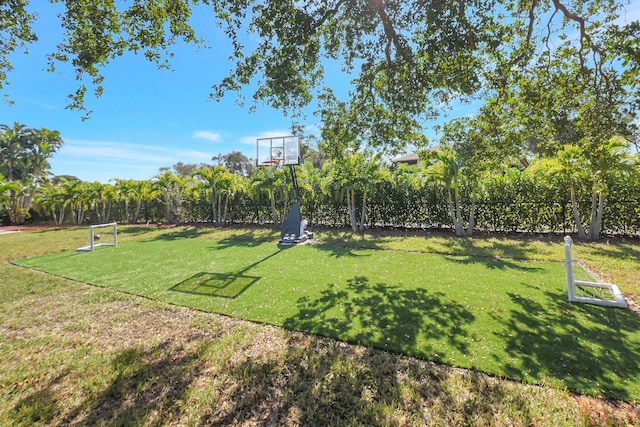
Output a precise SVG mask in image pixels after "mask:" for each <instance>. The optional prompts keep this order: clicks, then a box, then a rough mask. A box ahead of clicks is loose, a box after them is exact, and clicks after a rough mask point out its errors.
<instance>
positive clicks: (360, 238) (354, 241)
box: [313, 233, 382, 258]
mask: <svg viewBox="0 0 640 427" xmlns="http://www.w3.org/2000/svg"><path fill="white" fill-rule="evenodd" d="M313 247H314V248H317V249H319V250H321V251H324V252H328V253H329V254H330V255H331V256H332V257H334V258H342V257H360V256H364V255H363V254H361V253H358V252H357V251H360V250H366V249H382V248H381V247H380V243H379V239H376V238H365V236H364V235H356V234H347V233H339V234H337V235H336V234H333V235H324V236H322V237H321V238H319V239H317V240H316V242H314V244H313Z"/></svg>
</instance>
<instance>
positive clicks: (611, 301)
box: [564, 236, 627, 308]
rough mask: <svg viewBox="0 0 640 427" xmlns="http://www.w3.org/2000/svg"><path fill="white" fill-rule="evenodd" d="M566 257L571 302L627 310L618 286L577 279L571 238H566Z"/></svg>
mask: <svg viewBox="0 0 640 427" xmlns="http://www.w3.org/2000/svg"><path fill="white" fill-rule="evenodd" d="M564 257H565V264H566V270H567V286H568V288H569V301H571V302H582V303H587V304H596V305H603V306H607V307H620V308H627V302H626V301H625V299H624V295H622V292H621V291H620V289H619V288H618V287H617V286H616V285H612V284H611V283H600V282H585V281H582V280H576V279H575V277H574V274H573V262H574V258H573V240H572V239H571V237H569V236H566V237H565V238H564Z"/></svg>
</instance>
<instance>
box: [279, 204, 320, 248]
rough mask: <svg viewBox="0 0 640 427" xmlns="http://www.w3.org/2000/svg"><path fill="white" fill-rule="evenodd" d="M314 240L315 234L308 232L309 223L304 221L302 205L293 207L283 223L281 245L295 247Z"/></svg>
mask: <svg viewBox="0 0 640 427" xmlns="http://www.w3.org/2000/svg"><path fill="white" fill-rule="evenodd" d="M311 239H313V233H311V232H309V231H307V221H306V220H303V219H302V213H301V212H300V203H298V202H296V203H294V204H293V206H291V209H290V210H289V213H288V214H287V217H286V218H285V219H284V221H283V222H282V228H281V234H280V241H279V242H278V243H280V244H281V245H295V244H298V243H304V242H306V241H307V240H311Z"/></svg>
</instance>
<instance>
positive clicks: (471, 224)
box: [466, 199, 476, 237]
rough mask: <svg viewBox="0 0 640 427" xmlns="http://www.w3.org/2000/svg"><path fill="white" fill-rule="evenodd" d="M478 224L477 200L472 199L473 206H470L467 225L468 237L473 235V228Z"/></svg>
mask: <svg viewBox="0 0 640 427" xmlns="http://www.w3.org/2000/svg"><path fill="white" fill-rule="evenodd" d="M475 225H476V201H475V200H473V199H472V200H471V207H470V208H469V226H468V227H467V233H466V234H467V237H471V236H472V235H473V228H474V227H475Z"/></svg>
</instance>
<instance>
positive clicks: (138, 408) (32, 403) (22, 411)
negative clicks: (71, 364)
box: [13, 342, 201, 425]
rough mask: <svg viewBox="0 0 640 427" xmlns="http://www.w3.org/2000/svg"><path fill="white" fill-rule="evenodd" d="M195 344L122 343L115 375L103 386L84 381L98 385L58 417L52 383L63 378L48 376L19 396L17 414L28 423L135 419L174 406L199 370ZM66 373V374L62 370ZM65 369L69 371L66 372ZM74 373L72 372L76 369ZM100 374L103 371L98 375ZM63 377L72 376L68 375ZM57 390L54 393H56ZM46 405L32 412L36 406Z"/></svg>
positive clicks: (138, 421)
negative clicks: (43, 384) (186, 348)
mask: <svg viewBox="0 0 640 427" xmlns="http://www.w3.org/2000/svg"><path fill="white" fill-rule="evenodd" d="M198 362H199V356H198V351H197V349H195V350H191V351H184V349H182V348H180V347H174V346H172V344H171V343H170V342H163V343H160V344H158V345H156V346H154V347H152V348H151V349H149V350H143V349H141V348H139V347H133V348H126V349H124V350H121V351H120V352H118V353H117V354H115V355H114V357H113V358H112V361H111V366H110V372H111V373H112V374H115V378H114V379H113V380H112V381H111V382H110V383H108V384H107V385H106V387H104V384H103V382H102V381H98V383H96V384H93V385H92V384H90V383H87V384H85V387H89V388H91V387H94V388H95V389H97V390H100V391H99V392H97V393H95V394H94V393H92V392H87V393H86V394H85V396H86V398H85V400H83V401H81V402H79V403H78V404H76V405H74V406H73V407H72V408H71V410H70V411H69V412H68V413H67V414H66V415H65V416H64V418H62V419H60V418H59V416H57V415H56V414H57V413H58V411H59V410H58V407H68V405H69V403H68V402H60V401H58V400H57V399H58V398H60V397H62V396H63V395H61V394H60V393H59V392H56V391H55V389H56V387H57V385H58V383H60V382H61V380H62V378H58V379H56V380H53V381H51V382H50V383H49V384H48V385H47V386H46V387H45V388H44V389H41V390H39V391H37V392H34V393H33V394H32V395H28V396H26V397H25V398H23V399H21V400H20V402H18V403H17V404H16V405H15V406H14V408H13V411H14V413H15V419H16V420H20V421H22V422H24V423H25V424H27V423H33V422H44V423H45V424H51V423H53V424H55V425H138V424H142V423H143V422H144V421H145V420H148V417H149V414H153V413H154V412H160V413H162V412H163V411H166V410H167V407H175V405H177V404H178V403H177V402H180V401H181V400H182V399H183V398H184V396H185V393H186V392H187V390H188V388H189V386H190V384H191V383H192V381H193V379H194V378H196V377H197V376H198V375H199V374H200V370H201V365H200V363H198ZM65 375H67V374H65ZM69 375H71V374H70V373H69ZM74 375H75V374H74ZM97 379H98V380H100V379H102V380H103V379H104V377H102V376H100V375H98V377H97ZM66 381H70V379H69V378H66ZM56 396H57V397H56ZM42 408H49V409H48V410H47V411H43V412H38V413H37V416H36V415H35V414H34V409H37V410H40V409H42ZM25 415H30V416H29V417H25Z"/></svg>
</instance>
